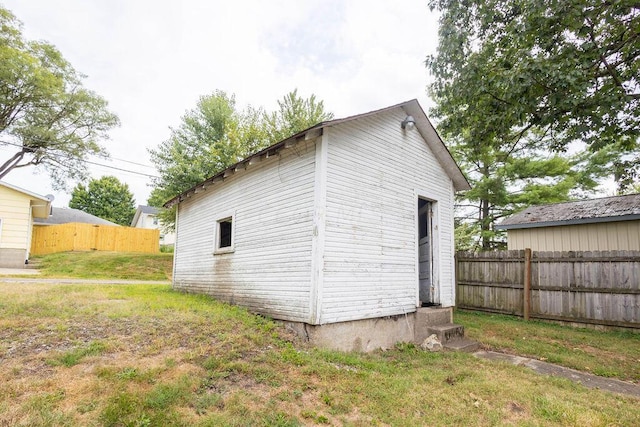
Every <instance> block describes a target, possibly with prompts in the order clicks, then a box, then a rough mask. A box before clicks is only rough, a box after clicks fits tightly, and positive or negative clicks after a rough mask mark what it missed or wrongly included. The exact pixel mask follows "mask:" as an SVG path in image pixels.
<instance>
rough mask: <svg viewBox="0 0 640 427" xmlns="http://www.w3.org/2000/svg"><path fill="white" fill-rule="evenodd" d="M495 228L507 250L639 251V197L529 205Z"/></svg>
mask: <svg viewBox="0 0 640 427" xmlns="http://www.w3.org/2000/svg"><path fill="white" fill-rule="evenodd" d="M496 229H499V230H507V246H508V249H510V250H517V249H525V248H531V249H532V250H534V251H612V250H624V251H629V250H632V251H639V250H640V194H631V195H627V196H614V197H604V198H601V199H591V200H579V201H575V202H565V203H555V204H550V205H540V206H531V207H529V208H527V209H525V210H523V211H522V212H520V213H517V214H515V215H512V216H510V217H509V218H507V219H505V220H504V221H502V223H501V224H499V225H497V226H496Z"/></svg>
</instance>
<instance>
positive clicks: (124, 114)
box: [0, 0, 437, 207]
mask: <svg viewBox="0 0 640 427" xmlns="http://www.w3.org/2000/svg"><path fill="white" fill-rule="evenodd" d="M0 4H2V5H3V6H4V7H6V8H8V9H9V10H11V11H12V12H13V13H14V14H15V15H16V16H17V17H18V19H20V20H21V21H22V22H23V24H24V29H23V31H24V35H25V36H26V37H27V38H28V39H41V40H46V41H48V42H50V43H52V44H54V45H55V46H56V47H57V48H58V49H59V50H60V51H61V52H62V54H63V55H64V57H65V58H66V59H67V60H69V61H70V62H71V63H72V64H73V66H74V67H75V68H76V69H77V70H78V71H80V72H82V73H83V74H86V75H87V78H86V80H85V86H86V87H87V88H89V89H92V90H94V91H95V92H97V93H98V94H100V95H101V96H103V97H104V98H106V99H107V101H108V102H109V107H110V109H111V110H112V111H113V112H115V113H116V114H117V115H118V116H119V117H120V121H121V126H120V127H119V128H116V129H114V130H113V131H112V132H111V139H110V140H109V141H105V142H104V145H105V146H106V147H107V149H108V151H109V152H110V154H111V156H112V157H113V159H112V161H110V162H108V164H109V165H111V166H114V167H117V168H121V169H126V170H133V171H136V172H141V173H145V174H152V175H153V174H154V173H155V172H154V169H153V168H152V167H145V166H140V165H135V164H132V163H127V162H125V161H124V160H128V161H130V162H135V163H140V164H143V165H149V166H150V165H151V164H150V162H149V155H148V152H147V149H148V148H154V147H156V146H157V145H158V144H159V143H160V142H162V141H164V140H166V139H167V138H168V136H169V127H170V126H173V127H175V126H178V125H179V123H180V117H181V116H182V115H183V114H184V112H185V111H186V110H188V109H191V108H193V107H194V106H195V104H196V101H197V99H198V97H199V96H201V95H205V94H209V93H211V92H213V91H214V90H216V89H221V90H224V91H226V92H227V93H230V94H235V95H236V101H237V104H238V107H239V108H243V107H245V106H247V105H253V106H255V107H259V106H262V107H264V108H266V109H267V110H273V109H275V108H276V106H277V100H278V99H281V98H282V97H283V96H284V95H285V94H286V93H288V92H289V91H291V90H293V89H295V88H298V92H299V94H300V95H302V96H305V97H307V96H309V95H311V94H315V95H316V96H317V98H318V99H321V100H323V101H324V103H325V108H326V109H327V110H328V111H331V112H333V113H334V114H335V116H336V118H339V117H344V116H348V115H352V114H359V113H363V112H367V111H371V110H374V109H378V108H382V107H386V106H389V105H392V104H396V103H399V102H402V101H406V100H409V99H413V98H417V99H418V101H420V103H421V104H422V106H423V107H424V108H425V109H427V108H428V107H429V106H430V102H429V101H428V98H427V94H426V85H427V83H428V74H427V71H426V69H425V66H424V60H425V58H426V57H427V55H429V54H432V53H435V49H436V45H437V16H436V15H435V14H433V13H431V12H430V11H429V8H428V7H427V2H426V0H404V1H402V2H389V1H384V0H353V1H352V0H345V1H339V0H321V1H315V0H314V1H302V0H275V1H258V0H227V1H217V0H216V1H206V0H182V1H167V0H92V1H83V0H56V1H51V0H29V1H25V0H0ZM10 154H11V153H10V152H9V151H7V149H6V148H1V149H0V160H2V159H6V158H8V156H9V155H10ZM93 160H94V161H98V162H105V161H103V160H97V159H93ZM91 172H92V175H93V177H94V178H99V177H101V176H103V175H115V176H117V177H118V178H119V179H120V180H121V181H123V182H126V183H127V184H128V185H129V187H130V189H131V191H132V192H133V194H134V197H135V199H136V203H137V204H145V203H146V200H147V197H148V195H149V192H150V187H149V178H148V177H145V176H143V175H136V174H134V173H130V172H124V171H118V170H114V169H109V168H104V167H95V166H92V167H91ZM5 180H6V181H7V182H9V183H12V184H14V185H18V186H20V187H23V188H26V189H28V190H31V191H33V192H36V193H40V194H43V195H44V194H48V193H52V194H54V195H55V197H56V199H55V201H54V205H55V206H59V207H61V206H67V204H68V202H69V199H70V195H69V194H67V193H64V192H60V191H54V190H53V189H52V188H51V187H50V186H49V178H48V176H47V174H46V172H41V173H36V174H33V173H32V172H31V171H29V172H26V171H13V172H10V173H9V175H7V176H6V178H5Z"/></svg>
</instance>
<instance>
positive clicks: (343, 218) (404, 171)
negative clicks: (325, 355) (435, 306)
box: [320, 109, 455, 323]
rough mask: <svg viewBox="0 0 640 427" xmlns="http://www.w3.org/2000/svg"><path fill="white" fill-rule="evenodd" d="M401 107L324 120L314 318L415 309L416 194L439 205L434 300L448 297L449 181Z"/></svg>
mask: <svg viewBox="0 0 640 427" xmlns="http://www.w3.org/2000/svg"><path fill="white" fill-rule="evenodd" d="M405 116H406V114H405V113H404V112H403V111H402V110H401V109H396V110H392V111H390V112H387V113H385V114H379V115H375V116H370V117H366V118H360V119H357V120H354V121H352V122H348V123H345V124H341V125H340V126H335V127H330V128H325V130H324V132H325V133H324V135H325V136H324V137H323V138H326V141H328V171H327V189H326V192H327V196H326V198H327V201H326V235H325V243H324V244H325V248H324V271H323V285H322V294H321V298H322V301H321V303H320V305H321V307H322V310H321V320H320V323H332V322H340V321H348V320H356V319H364V318H375V317H382V316H390V315H397V314H403V313H409V312H413V311H415V309H416V303H417V289H418V274H417V269H416V266H417V256H418V254H417V233H418V232H417V228H416V224H417V219H416V216H417V209H418V208H417V204H418V200H417V198H418V196H423V197H426V198H429V199H431V200H433V201H434V202H436V203H435V206H436V208H437V210H438V213H437V218H438V220H437V223H436V224H434V227H437V230H436V233H435V235H434V238H436V239H437V242H435V243H434V247H436V248H438V250H439V254H438V256H437V262H438V267H437V269H436V271H437V277H435V280H437V284H438V286H439V294H440V302H441V303H442V304H443V305H444V306H452V305H453V303H454V300H455V298H454V270H453V269H454V265H453V238H452V236H453V184H452V182H451V180H450V179H449V178H448V177H447V174H446V172H445V171H444V170H443V169H442V167H441V166H440V164H439V163H438V162H437V160H436V159H435V157H434V156H433V154H432V153H431V151H430V150H429V148H428V146H427V144H426V143H425V141H424V140H423V139H422V137H421V136H420V134H419V133H418V132H417V130H416V131H406V132H403V131H402V129H401V127H400V122H401V121H402V120H403V119H404V118H405Z"/></svg>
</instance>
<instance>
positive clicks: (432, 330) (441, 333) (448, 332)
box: [427, 323, 464, 345]
mask: <svg viewBox="0 0 640 427" xmlns="http://www.w3.org/2000/svg"><path fill="white" fill-rule="evenodd" d="M431 334H435V335H436V336H437V337H438V339H439V340H440V342H441V343H442V345H445V344H446V343H448V342H449V341H454V340H461V339H464V326H462V325H457V324H455V323H444V324H442V325H433V326H428V327H427V336H429V335H431Z"/></svg>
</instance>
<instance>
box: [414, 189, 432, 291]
mask: <svg viewBox="0 0 640 427" xmlns="http://www.w3.org/2000/svg"><path fill="white" fill-rule="evenodd" d="M431 207H432V204H431V202H430V201H428V200H423V199H418V254H419V261H418V262H419V279H418V281H419V288H420V289H419V298H420V302H422V303H435V301H433V299H434V289H433V288H432V284H433V281H432V268H433V245H432V236H431V217H432V211H431Z"/></svg>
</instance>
